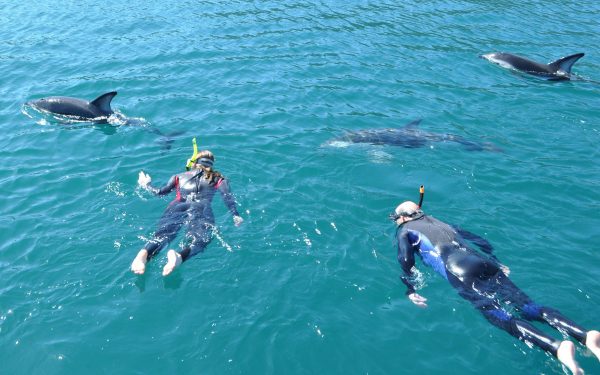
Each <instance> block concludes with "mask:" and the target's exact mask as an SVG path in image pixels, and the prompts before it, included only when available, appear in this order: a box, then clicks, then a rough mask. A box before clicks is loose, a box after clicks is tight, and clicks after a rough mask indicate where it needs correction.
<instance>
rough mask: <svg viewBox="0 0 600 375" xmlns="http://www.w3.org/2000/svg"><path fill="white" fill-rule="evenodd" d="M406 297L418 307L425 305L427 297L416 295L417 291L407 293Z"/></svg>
mask: <svg viewBox="0 0 600 375" xmlns="http://www.w3.org/2000/svg"><path fill="white" fill-rule="evenodd" d="M408 298H409V299H410V300H411V301H412V303H414V304H415V305H417V306H419V307H427V303H426V302H427V298H425V297H422V296H420V295H418V294H417V293H412V294H409V295H408Z"/></svg>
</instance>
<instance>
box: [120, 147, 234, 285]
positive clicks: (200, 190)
mask: <svg viewBox="0 0 600 375" xmlns="http://www.w3.org/2000/svg"><path fill="white" fill-rule="evenodd" d="M194 141H195V139H194ZM214 161H215V158H214V156H213V154H212V153H211V152H210V151H208V150H204V151H200V152H199V153H198V152H197V149H196V146H195V142H194V155H193V156H192V158H191V159H190V160H189V161H188V169H190V170H188V171H187V172H184V173H180V174H177V175H174V176H172V177H171V178H170V179H169V182H167V184H166V185H165V186H163V187H161V188H156V187H153V186H151V185H150V181H151V178H150V176H149V175H147V174H145V173H144V172H143V171H142V172H140V175H139V179H138V183H139V185H140V186H142V187H143V188H145V189H147V190H148V191H150V192H152V193H154V194H156V195H165V194H169V193H171V192H172V191H173V190H175V192H176V197H175V200H173V201H172V202H171V203H169V205H168V206H167V208H166V210H165V212H164V213H163V215H162V217H161V219H160V222H159V224H158V230H157V231H156V233H154V236H153V238H152V239H151V240H150V241H148V243H146V245H145V246H144V248H143V249H142V250H140V251H139V252H138V254H137V256H136V257H135V259H134V260H133V262H132V263H131V270H132V271H133V272H134V273H136V274H143V273H144V271H145V270H146V262H147V261H148V260H150V258H152V257H153V256H154V255H156V254H157V253H158V252H159V251H160V250H162V248H163V247H164V246H165V245H167V244H168V243H169V242H171V241H172V240H173V239H174V238H175V237H176V236H177V232H178V231H179V229H180V228H181V227H182V226H183V225H184V224H186V225H187V233H186V238H187V241H188V244H187V245H186V246H185V247H184V248H183V250H182V251H181V252H176V251H175V250H169V251H168V253H167V264H166V265H165V266H164V268H163V275H164V276H166V275H168V274H170V273H171V272H172V271H173V270H174V269H175V268H176V267H177V266H179V265H180V264H181V263H182V262H184V261H186V260H187V259H189V258H190V257H192V256H194V255H196V254H198V253H199V252H202V251H204V248H205V247H206V246H207V245H208V244H209V243H210V241H211V239H212V233H213V228H214V224H215V218H214V215H213V211H212V208H211V203H212V200H213V197H214V196H215V193H216V192H217V191H219V192H220V193H221V196H222V197H223V200H224V202H225V205H226V206H227V208H228V209H229V212H231V214H232V215H233V222H234V224H235V225H236V226H239V225H240V224H241V223H242V222H243V221H244V220H243V219H242V217H241V216H240V215H239V214H238V211H237V208H236V202H235V199H234V197H233V194H232V193H231V191H230V190H229V184H228V182H227V180H226V179H225V177H223V176H222V175H221V174H220V173H219V172H217V171H215V170H213V169H212V166H213V163H214Z"/></svg>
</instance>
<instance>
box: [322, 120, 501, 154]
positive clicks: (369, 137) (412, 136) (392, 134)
mask: <svg viewBox="0 0 600 375" xmlns="http://www.w3.org/2000/svg"><path fill="white" fill-rule="evenodd" d="M421 121H422V120H421V119H419V120H415V121H412V122H410V123H408V124H406V125H404V126H403V127H401V128H391V129H390V128H388V129H366V130H359V131H356V132H349V133H347V134H345V135H344V136H342V137H340V138H336V139H333V140H331V141H329V142H327V143H328V144H329V145H330V146H338V147H340V146H341V147H343V146H347V145H348V144H349V143H368V144H372V145H390V146H400V147H405V148H418V147H424V146H427V145H429V144H431V143H433V142H455V143H459V144H461V145H463V146H464V147H465V149H467V150H469V151H497V152H498V151H501V150H500V149H499V148H497V147H496V146H494V145H492V144H491V143H477V142H473V141H469V140H466V139H464V138H463V137H460V136H458V135H453V134H436V133H429V132H426V131H423V130H420V129H419V128H418V126H419V124H420V123H421Z"/></svg>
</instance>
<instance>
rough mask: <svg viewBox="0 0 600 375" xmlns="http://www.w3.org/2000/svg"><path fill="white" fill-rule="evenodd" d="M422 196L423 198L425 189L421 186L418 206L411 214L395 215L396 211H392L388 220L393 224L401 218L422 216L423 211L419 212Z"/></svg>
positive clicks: (399, 213)
mask: <svg viewBox="0 0 600 375" xmlns="http://www.w3.org/2000/svg"><path fill="white" fill-rule="evenodd" d="M424 196H425V187H424V186H423V185H421V187H420V188H419V204H418V205H417V206H418V208H417V209H416V210H415V211H413V212H398V213H396V211H394V212H392V213H391V214H390V215H389V218H390V220H391V221H393V222H395V221H396V220H398V219H400V218H401V217H403V216H404V217H410V218H413V217H416V216H418V215H422V214H423V211H421V205H422V204H423V197H424Z"/></svg>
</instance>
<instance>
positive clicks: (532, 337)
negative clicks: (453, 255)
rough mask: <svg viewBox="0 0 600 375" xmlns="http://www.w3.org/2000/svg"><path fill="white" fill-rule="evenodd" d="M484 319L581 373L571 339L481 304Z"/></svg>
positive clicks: (575, 374)
mask: <svg viewBox="0 0 600 375" xmlns="http://www.w3.org/2000/svg"><path fill="white" fill-rule="evenodd" d="M479 310H480V311H481V312H482V313H483V315H484V316H485V317H486V319H487V320H488V321H489V322H490V323H492V324H493V325H495V326H496V327H498V328H501V329H503V330H505V331H506V332H508V333H509V334H511V335H512V336H514V337H516V338H518V339H519V340H522V341H526V342H530V343H532V344H533V345H535V346H537V347H539V348H541V349H543V350H545V351H547V352H548V353H551V354H552V355H554V356H555V357H556V358H558V360H559V361H560V362H561V363H562V364H564V365H565V366H566V367H567V368H568V369H569V370H571V372H572V373H573V374H574V375H579V374H583V370H582V369H581V367H579V364H578V363H577V361H576V360H575V346H574V345H573V343H572V342H571V341H568V340H565V341H558V340H555V339H554V338H552V337H550V336H548V335H546V334H545V333H544V332H542V331H540V330H539V329H537V328H535V327H534V326H533V325H531V324H530V323H529V322H527V321H525V320H522V319H518V318H515V317H513V316H511V315H510V314H509V313H508V312H506V311H504V310H502V309H499V308H496V307H494V306H491V305H490V306H483V307H481V308H480V309H479Z"/></svg>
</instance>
